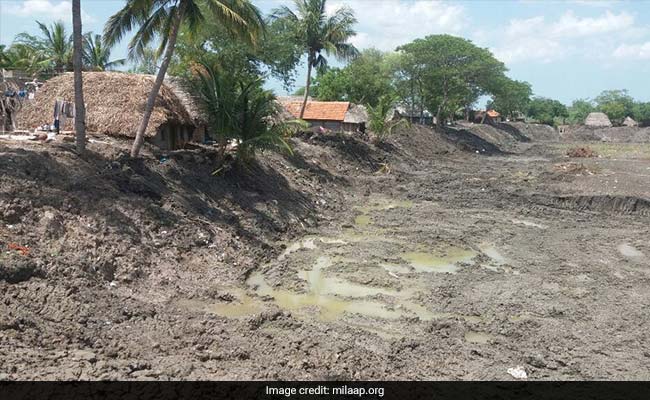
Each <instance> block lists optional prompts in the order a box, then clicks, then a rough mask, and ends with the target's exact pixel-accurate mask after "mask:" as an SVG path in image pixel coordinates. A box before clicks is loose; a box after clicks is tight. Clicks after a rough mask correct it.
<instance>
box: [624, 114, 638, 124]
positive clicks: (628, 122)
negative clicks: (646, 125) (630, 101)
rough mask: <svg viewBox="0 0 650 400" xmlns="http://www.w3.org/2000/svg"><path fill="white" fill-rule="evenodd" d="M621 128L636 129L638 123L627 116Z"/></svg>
mask: <svg viewBox="0 0 650 400" xmlns="http://www.w3.org/2000/svg"><path fill="white" fill-rule="evenodd" d="M623 126H628V127H637V126H639V123H638V122H636V121H635V120H634V119H632V118H631V117H629V116H628V117H625V120H624V121H623Z"/></svg>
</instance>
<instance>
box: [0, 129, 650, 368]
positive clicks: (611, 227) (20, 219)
mask: <svg viewBox="0 0 650 400" xmlns="http://www.w3.org/2000/svg"><path fill="white" fill-rule="evenodd" d="M514 142H516V143H513V141H512V140H509V141H508V143H507V148H505V147H504V146H501V147H502V149H504V150H507V151H508V153H501V154H498V153H495V152H497V150H499V144H503V143H497V145H496V147H495V150H494V152H493V153H495V154H494V155H492V156H487V155H484V154H482V153H483V152H482V149H481V148H478V147H477V148H476V149H472V148H470V149H468V148H467V145H466V144H462V143H459V142H458V141H457V140H449V139H448V138H447V139H446V138H445V137H444V135H438V134H433V133H431V132H429V131H426V130H415V131H413V132H410V133H409V136H408V137H406V136H403V137H398V138H395V139H394V140H391V141H390V142H389V143H386V144H382V145H379V146H374V145H371V144H367V143H366V142H363V141H361V140H353V139H351V138H345V137H338V138H311V139H310V138H302V139H298V140H296V142H295V145H296V153H297V156H295V157H294V158H286V157H280V156H275V155H265V156H264V157H263V160H264V161H262V162H261V164H259V165H257V166H255V167H253V168H252V169H248V170H246V171H238V170H235V171H231V175H230V176H231V177H230V178H228V177H221V178H214V177H212V178H209V177H210V174H209V172H210V171H209V168H208V167H207V166H206V167H200V168H199V169H200V170H202V172H197V171H196V168H194V167H193V164H191V163H193V162H195V161H196V160H189V159H188V160H186V161H182V160H181V161H173V164H172V165H165V164H160V165H159V164H156V163H155V161H156V160H155V159H153V160H152V161H150V162H148V163H145V165H144V166H139V167H138V166H137V165H132V164H129V163H128V162H122V163H118V164H117V165H114V164H113V163H115V162H116V161H111V160H116V159H117V160H119V157H118V156H115V155H113V156H105V158H106V159H107V160H105V161H104V164H102V162H100V160H90V161H85V162H86V163H89V164H92V165H93V166H94V167H93V168H99V167H98V166H99V165H103V168H107V167H106V166H111V165H113V167H112V169H110V170H112V171H115V172H116V173H115V174H114V175H112V177H111V178H110V179H109V180H110V182H106V180H107V178H106V176H105V175H102V178H101V179H95V178H93V179H92V184H90V183H88V179H89V178H88V176H91V172H90V170H88V169H83V168H82V166H81V164H79V163H82V161H75V159H74V157H75V156H73V155H69V156H66V155H65V154H66V152H65V151H61V152H52V151H50V153H53V154H50V155H49V156H44V155H43V151H42V149H36V148H34V149H27V151H20V150H16V149H15V148H12V147H10V146H9V147H7V146H5V147H4V148H2V149H0V152H1V153H2V154H0V160H3V161H2V162H3V163H4V164H5V165H3V167H4V168H5V169H4V170H5V171H6V170H7V168H9V167H10V166H13V167H15V168H14V169H15V170H16V171H18V170H21V171H22V172H20V173H18V172H15V173H13V175H12V174H9V175H11V176H8V175H5V176H4V178H3V179H4V181H3V187H2V188H3V192H2V197H0V199H2V207H3V208H2V210H3V214H2V215H3V221H2V222H3V228H2V229H1V230H0V238H1V239H2V240H0V242H1V243H0V244H2V246H3V248H4V249H6V248H7V246H8V245H9V243H13V242H20V244H21V245H27V246H28V247H30V253H29V254H27V255H22V254H21V253H20V250H16V249H14V250H7V251H5V252H3V256H2V258H0V262H1V263H2V268H3V269H2V270H0V271H2V273H3V274H4V275H3V276H2V277H1V279H0V293H1V295H0V296H1V297H0V339H1V340H0V343H1V344H0V378H4V379H293V378H298V379H469V380H476V379H503V380H507V379H513V378H512V376H511V375H510V374H509V373H508V372H507V371H508V369H509V368H515V367H517V366H519V367H520V369H523V370H524V371H525V372H526V374H527V377H528V379H533V380H536V379H539V380H543V379H563V380H582V379H637V380H645V379H650V373H649V372H648V369H647V368H646V365H647V363H648V361H650V340H649V339H648V331H649V328H650V326H648V319H647V318H646V315H647V310H646V305H647V304H648V303H649V302H650V262H649V260H648V256H650V241H649V239H648V238H649V237H650V235H649V230H650V228H648V222H649V221H650V200H648V199H650V186H649V185H648V183H649V182H650V181H649V178H650V157H648V156H647V153H645V151H644V150H643V149H644V147H643V146H646V145H638V146H637V145H632V144H629V143H627V144H614V143H608V144H600V145H598V146H600V147H597V146H596V147H597V148H596V149H597V150H598V151H599V153H601V154H603V156H602V157H600V158H589V159H569V158H567V157H566V156H565V155H564V154H565V153H566V149H567V148H568V146H574V145H584V143H554V142H537V141H535V140H533V141H530V142H520V141H516V140H515V141H514ZM476 143H478V146H479V147H480V146H482V145H483V142H481V141H480V140H479V141H476V142H475V144H476ZM587 145H589V143H588V144H587ZM458 148H463V149H464V150H465V151H459V150H458ZM467 150H469V151H467ZM477 151H478V154H476V152H477ZM66 157H69V158H66ZM296 157H297V158H296ZM48 160H49V161H48ZM65 160H67V161H65ZM50 162H52V163H56V165H54V164H48V163H50ZM65 163H69V164H66V165H73V164H74V165H75V166H77V167H79V168H80V169H79V170H80V171H81V172H79V174H80V175H78V176H77V175H75V174H73V176H66V177H65V179H64V175H65V172H66V171H68V169H67V167H66V165H59V164H65ZM35 165H40V166H42V167H34V166H35ZM13 167H12V168H13ZM21 168H22V169H21ZM25 168H27V169H29V170H30V172H29V174H28V175H25V172H24V169H25ZM57 168H60V169H61V170H60V171H59V170H57ZM129 169H130V170H131V172H129ZM125 170H126V172H124V171H125ZM39 171H40V172H39ZM57 171H59V172H60V175H61V176H58V175H56V173H57ZM183 173H185V175H182V174H183ZM69 174H70V173H68V175H69ZM142 177H145V178H146V179H144V181H143V180H142V179H143V178H142ZM154 178H155V179H154ZM82 179H85V180H84V181H83V183H81V180H82ZM156 179H157V180H156ZM210 179H213V180H210ZM214 179H216V181H215V180H214ZM134 181H135V182H134ZM20 182H22V183H23V186H22V187H18V186H17V185H18V184H19V183H20ZM71 182H73V183H74V182H77V184H78V185H82V187H83V190H81V193H79V192H75V191H74V188H72V189H71V188H70V184H71ZM143 182H146V184H145V183H143ZM64 183H65V184H64ZM11 185H14V186H11ZM8 187H12V188H13V189H8ZM55 189H56V190H55ZM92 191H96V192H99V193H101V195H100V194H98V193H94V194H92V195H91V194H89V193H91V192H92ZM44 193H46V194H47V196H44ZM37 194H40V196H39V195H37ZM87 196H90V197H87ZM45 198H47V199H48V200H47V201H45V200H44V199H45ZM18 200H20V201H18ZM89 200H93V201H94V203H93V202H89ZM29 201H31V203H28V205H27V206H26V205H25V202H29ZM48 213H49V214H48ZM4 249H3V250H4ZM80 258H83V259H81V260H80Z"/></svg>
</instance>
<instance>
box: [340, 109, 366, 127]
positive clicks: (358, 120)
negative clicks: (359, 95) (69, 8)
mask: <svg viewBox="0 0 650 400" xmlns="http://www.w3.org/2000/svg"><path fill="white" fill-rule="evenodd" d="M343 122H344V123H346V124H366V123H368V110H366V107H365V106H362V105H360V104H350V108H348V111H347V112H346V113H345V117H344V118H343Z"/></svg>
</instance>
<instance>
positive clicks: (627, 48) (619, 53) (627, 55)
mask: <svg viewBox="0 0 650 400" xmlns="http://www.w3.org/2000/svg"><path fill="white" fill-rule="evenodd" d="M613 56H614V57H615V58H620V59H625V60H650V42H645V43H639V44H622V45H620V46H618V47H617V48H616V49H615V50H614V53H613Z"/></svg>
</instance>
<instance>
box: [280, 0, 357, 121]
mask: <svg viewBox="0 0 650 400" xmlns="http://www.w3.org/2000/svg"><path fill="white" fill-rule="evenodd" d="M293 2H294V5H295V8H296V12H295V13H294V12H293V11H292V10H291V9H290V8H289V7H287V6H283V7H280V8H278V9H276V10H275V12H274V13H273V18H275V19H284V20H285V21H287V22H288V24H289V27H291V28H292V29H294V30H295V33H296V39H297V40H298V41H300V44H301V45H302V46H303V47H304V50H305V52H306V53H307V83H306V84H305V97H304V100H303V102H302V107H301V108H300V118H301V119H302V117H303V115H304V114H305V107H306V106H307V98H308V97H309V87H310V84H311V71H312V68H318V69H324V68H325V67H327V59H326V58H325V57H324V56H323V52H325V53H326V54H327V55H334V56H335V57H336V58H338V59H340V60H349V59H352V58H354V57H356V56H357V55H358V54H359V52H358V50H357V49H356V48H355V47H354V46H353V45H352V44H350V43H348V40H349V39H350V38H351V37H353V36H354V35H355V34H356V32H355V31H354V30H353V29H352V26H353V25H354V24H355V23H356V22H357V19H356V18H355V17H354V12H353V11H352V9H350V8H349V7H341V8H339V9H337V10H336V11H334V13H333V14H332V15H331V16H329V17H328V16H327V15H326V13H325V3H326V2H327V0H293Z"/></svg>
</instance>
